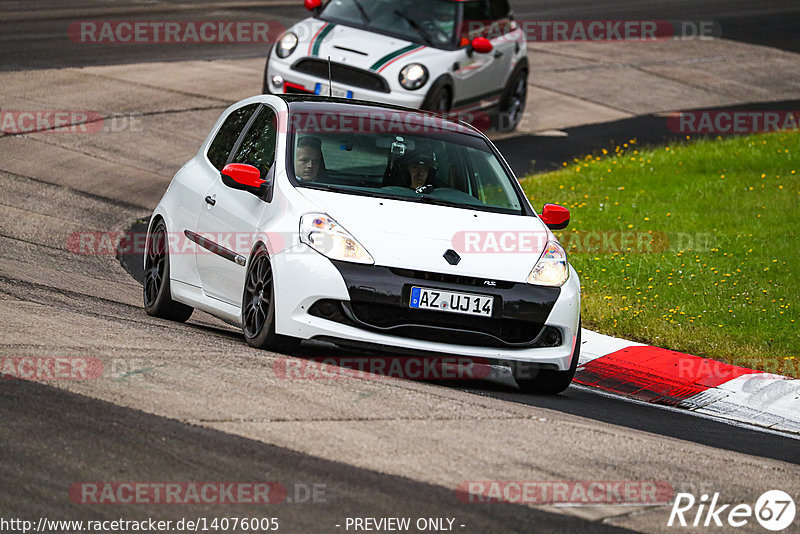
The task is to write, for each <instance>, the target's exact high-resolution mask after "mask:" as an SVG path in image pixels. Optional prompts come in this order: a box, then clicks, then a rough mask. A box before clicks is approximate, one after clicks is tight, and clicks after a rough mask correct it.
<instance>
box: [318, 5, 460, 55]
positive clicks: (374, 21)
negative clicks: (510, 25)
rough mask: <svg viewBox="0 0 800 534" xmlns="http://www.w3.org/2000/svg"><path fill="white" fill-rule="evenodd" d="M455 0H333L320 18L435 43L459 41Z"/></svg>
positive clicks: (417, 40) (450, 43)
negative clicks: (457, 37)
mask: <svg viewBox="0 0 800 534" xmlns="http://www.w3.org/2000/svg"><path fill="white" fill-rule="evenodd" d="M457 7H458V6H457V2H454V1H453V0H424V1H422V2H420V1H419V0H332V1H331V2H329V3H328V4H327V5H326V6H325V9H324V10H323V11H322V13H321V16H320V18H322V19H324V20H327V21H330V22H338V23H341V24H347V25H348V26H356V27H359V28H364V29H367V30H371V31H375V32H379V33H384V34H389V35H395V36H398V37H402V38H403V39H406V40H407V41H411V42H415V43H421V44H426V45H429V46H434V47H441V46H447V45H452V44H453V43H454V41H455V33H456V31H455V30H456V17H457V11H456V9H457Z"/></svg>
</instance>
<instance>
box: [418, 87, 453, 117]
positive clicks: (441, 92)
mask: <svg viewBox="0 0 800 534" xmlns="http://www.w3.org/2000/svg"><path fill="white" fill-rule="evenodd" d="M422 109H424V110H425V111H433V112H434V113H447V112H448V111H450V90H449V89H448V88H447V86H446V85H439V86H438V87H437V86H436V85H434V86H433V88H432V89H431V92H430V93H429V94H428V96H427V97H426V98H425V102H423V103H422Z"/></svg>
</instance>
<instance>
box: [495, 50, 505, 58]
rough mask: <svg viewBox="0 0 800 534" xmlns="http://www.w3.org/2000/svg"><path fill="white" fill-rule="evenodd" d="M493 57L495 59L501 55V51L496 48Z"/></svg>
mask: <svg viewBox="0 0 800 534" xmlns="http://www.w3.org/2000/svg"><path fill="white" fill-rule="evenodd" d="M494 57H495V59H499V58H501V57H503V53H502V52H500V51H499V50H498V51H497V52H495V53H494Z"/></svg>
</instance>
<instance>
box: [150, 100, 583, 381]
mask: <svg viewBox="0 0 800 534" xmlns="http://www.w3.org/2000/svg"><path fill="white" fill-rule="evenodd" d="M568 222H569V212H568V211H567V210H566V209H565V208H562V207H560V206H556V205H552V204H547V205H545V207H544V210H543V212H542V214H539V215H537V214H536V213H535V212H534V210H533V209H532V208H531V206H530V204H529V202H528V200H527V199H526V197H525V195H524V194H523V191H522V189H521V187H520V185H519V183H518V182H517V180H516V178H515V177H514V175H513V173H512V171H511V169H510V168H509V167H508V165H507V164H506V162H505V160H504V159H503V158H502V156H501V155H500V153H499V152H498V151H497V149H496V148H495V146H494V145H493V144H492V143H491V142H490V141H489V140H488V139H487V138H486V137H485V136H484V135H483V134H481V133H480V132H479V131H477V130H475V129H474V128H472V127H470V126H468V125H466V124H464V123H457V122H454V121H450V120H447V119H444V118H442V117H439V116H437V115H434V114H431V113H427V112H419V111H416V110H410V109H405V108H397V107H392V106H386V105H378V104H374V103H368V102H362V101H350V100H343V99H333V98H320V97H310V96H300V95H291V96H290V95H283V96H280V97H278V96H273V95H261V96H256V97H252V98H249V99H246V100H243V101H241V102H239V103H237V104H234V105H233V106H231V107H230V108H228V109H227V110H226V111H225V112H224V113H223V114H222V116H221V117H220V118H219V120H218V121H217V123H216V125H215V126H214V128H213V129H212V130H211V132H210V134H209V136H208V138H207V139H206V141H205V142H204V143H203V145H202V146H201V147H200V150H199V151H198V152H197V154H196V155H195V156H194V157H193V158H192V159H191V160H189V162H188V163H186V165H184V166H183V168H181V169H180V171H178V173H177V174H176V175H175V177H174V178H173V180H172V182H171V183H170V185H169V188H168V189H167V192H166V193H165V194H164V197H163V198H162V199H161V201H160V202H159V204H158V206H157V207H156V209H155V211H154V213H153V215H152V218H151V220H150V223H149V227H148V239H147V254H146V255H145V260H144V263H145V265H144V266H145V284H144V306H145V309H146V310H147V313H149V314H150V315H154V316H157V317H162V318H167V319H172V320H177V321H185V320H187V319H188V318H189V317H190V315H191V314H192V311H193V309H194V308H198V309H201V310H204V311H207V312H209V313H211V314H213V315H215V316H217V317H220V318H221V319H223V320H225V321H228V322H230V323H232V324H234V325H237V326H241V328H242V329H243V331H244V336H245V339H246V340H247V342H248V343H249V344H250V345H252V346H255V347H262V348H273V349H276V350H287V349H290V348H292V346H296V345H297V344H298V343H299V341H300V340H308V339H317V340H323V341H329V342H333V343H336V344H343V345H356V346H362V347H364V346H369V347H377V348H381V349H387V348H389V349H402V350H405V351H409V350H410V351H413V352H417V353H424V354H429V355H431V354H433V355H435V354H438V355H455V356H465V357H469V358H476V359H480V360H482V361H485V360H489V361H491V362H501V364H502V365H506V366H509V367H512V370H515V378H516V379H517V382H518V383H519V385H520V386H521V387H523V388H524V389H527V390H531V391H540V392H560V391H562V390H564V389H565V388H566V387H567V386H568V385H569V383H570V382H571V380H572V377H573V375H574V372H575V368H576V365H577V362H578V352H579V349H580V284H579V281H578V277H577V275H576V274H575V271H574V270H573V268H572V267H571V266H570V265H569V263H568V261H567V257H566V254H565V253H564V250H563V249H562V248H561V246H560V245H559V244H558V242H557V240H556V238H555V237H554V236H553V234H552V232H551V229H560V228H564V227H566V225H567V224H568Z"/></svg>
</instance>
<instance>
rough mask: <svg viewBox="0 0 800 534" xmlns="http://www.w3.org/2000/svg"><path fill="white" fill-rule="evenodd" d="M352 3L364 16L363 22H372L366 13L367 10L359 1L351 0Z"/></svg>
mask: <svg viewBox="0 0 800 534" xmlns="http://www.w3.org/2000/svg"><path fill="white" fill-rule="evenodd" d="M353 3H354V4H355V5H356V8H358V12H359V13H361V16H362V17H364V22H366V23H367V24H369V23H370V22H372V19H371V18H369V15H367V10H366V9H364V6H362V5H361V2H359V1H358V0H353Z"/></svg>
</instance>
